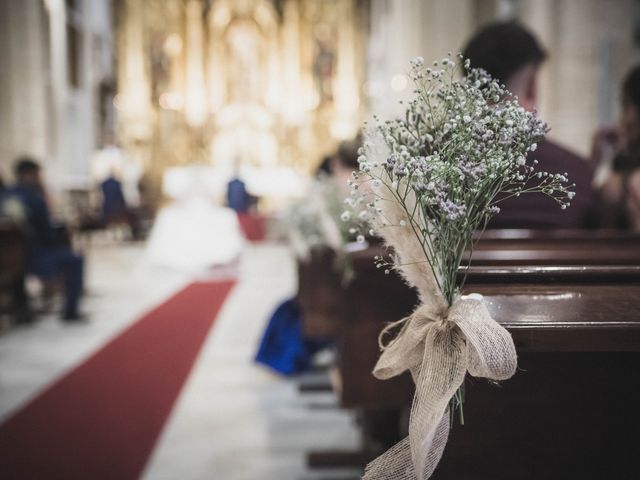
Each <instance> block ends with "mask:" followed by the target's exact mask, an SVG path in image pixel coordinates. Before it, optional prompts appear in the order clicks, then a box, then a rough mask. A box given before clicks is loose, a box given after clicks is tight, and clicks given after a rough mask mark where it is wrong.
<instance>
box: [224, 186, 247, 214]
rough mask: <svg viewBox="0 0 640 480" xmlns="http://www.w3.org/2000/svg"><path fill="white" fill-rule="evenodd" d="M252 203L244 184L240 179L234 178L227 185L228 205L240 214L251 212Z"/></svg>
mask: <svg viewBox="0 0 640 480" xmlns="http://www.w3.org/2000/svg"><path fill="white" fill-rule="evenodd" d="M250 202H251V199H250V196H249V194H248V193H247V189H246V187H245V185H244V182H243V181H242V180H240V179H239V178H234V179H233V180H231V181H230V182H229V183H228V185H227V205H228V206H229V208H233V209H234V210H235V211H236V212H238V213H244V212H246V211H247V210H249V204H250Z"/></svg>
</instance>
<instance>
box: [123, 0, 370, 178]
mask: <svg viewBox="0 0 640 480" xmlns="http://www.w3.org/2000/svg"><path fill="white" fill-rule="evenodd" d="M367 10H368V9H367V7H366V2H364V1H362V0H273V1H271V0H120V1H119V2H118V4H117V10H116V24H117V32H118V48H117V57H118V94H117V96H116V99H115V103H116V107H117V111H118V127H117V132H118V138H119V141H120V142H121V144H122V146H123V147H124V148H125V149H127V150H128V151H129V153H130V154H133V155H135V156H136V157H138V159H139V161H141V162H142V163H143V164H144V165H145V169H146V171H147V175H148V176H149V179H150V180H151V185H152V186H156V187H157V186H158V185H159V181H160V179H161V176H162V174H163V172H164V171H165V170H166V168H168V167H171V166H179V165H187V164H192V163H204V164H210V165H213V166H224V165H227V166H230V168H235V166H237V165H251V166H252V167H255V168H259V169H264V171H268V170H269V169H272V168H282V167H286V168H291V169H294V170H296V171H297V172H299V173H302V174H305V175H306V174H310V173H311V172H312V171H313V169H314V168H315V166H316V165H317V164H318V162H319V161H320V159H321V157H322V156H323V155H325V154H327V153H329V152H330V151H331V150H332V149H333V148H335V147H336V145H337V144H338V143H339V142H340V141H342V140H345V139H348V138H351V137H353V136H354V135H355V134H356V133H357V131H358V128H359V125H360V121H361V109H362V99H361V85H362V81H363V76H364V69H365V57H366V55H365V51H364V50H365V42H366V30H367Z"/></svg>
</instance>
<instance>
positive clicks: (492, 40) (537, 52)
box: [463, 22, 595, 228]
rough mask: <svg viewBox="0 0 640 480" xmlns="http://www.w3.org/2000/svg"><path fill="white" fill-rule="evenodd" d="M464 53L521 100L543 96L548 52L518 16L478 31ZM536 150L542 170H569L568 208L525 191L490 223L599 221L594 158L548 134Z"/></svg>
mask: <svg viewBox="0 0 640 480" xmlns="http://www.w3.org/2000/svg"><path fill="white" fill-rule="evenodd" d="M463 56H464V57H465V58H468V59H469V61H470V62H471V67H473V68H482V69H484V70H486V71H487V72H488V73H489V74H490V75H491V76H492V77H493V78H495V79H497V80H498V81H499V82H500V83H503V84H504V85H505V86H506V87H507V89H508V90H509V91H510V92H511V93H513V94H514V95H515V96H516V97H517V99H518V102H519V103H520V105H521V106H522V107H523V108H525V109H527V110H529V111H534V110H535V109H536V105H537V102H538V72H539V69H540V66H541V65H542V63H543V62H544V60H545V58H546V56H547V54H546V52H545V51H544V49H543V48H542V47H541V46H540V44H539V42H538V40H537V39H536V38H535V37H534V36H533V35H532V34H531V33H530V32H529V31H528V30H527V29H525V28H524V27H523V26H521V25H519V24H518V23H516V22H507V23H494V24H491V25H489V26H487V27H485V28H483V29H482V30H480V31H479V32H477V33H476V34H475V35H474V36H473V37H472V38H471V39H470V40H469V42H468V44H467V45H466V47H465V48H464V51H463ZM531 156H532V157H533V158H535V159H537V160H538V162H539V168H540V170H543V171H547V172H549V173H565V172H566V173H567V174H568V177H569V181H570V182H571V183H575V185H576V186H575V192H576V196H575V198H574V199H573V200H572V202H571V207H570V208H569V209H568V210H561V209H560V208H559V207H558V205H557V204H556V202H555V200H553V199H551V198H549V197H547V196H545V195H543V194H539V195H522V196H520V197H513V198H510V199H508V200H505V201H503V202H501V203H500V209H501V212H500V215H497V216H496V217H494V219H493V220H492V221H491V222H490V223H489V228H584V227H590V226H593V223H594V221H595V220H594V209H593V205H594V193H593V189H592V186H591V184H592V179H593V172H592V170H591V167H590V165H589V163H588V162H587V161H586V160H584V159H582V158H580V157H579V156H578V155H576V154H575V153H573V152H571V151H569V150H567V149H566V148H564V147H561V146H560V145H558V144H556V143H555V142H553V141H551V140H549V139H545V140H543V141H541V142H540V143H539V144H538V145H537V149H536V151H535V152H534V153H532V154H531Z"/></svg>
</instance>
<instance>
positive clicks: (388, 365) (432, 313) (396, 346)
mask: <svg viewBox="0 0 640 480" xmlns="http://www.w3.org/2000/svg"><path fill="white" fill-rule="evenodd" d="M445 321H446V310H442V309H438V308H434V307H433V306H431V305H421V306H420V307H418V308H417V309H416V310H415V311H414V312H413V313H412V314H411V315H409V316H408V317H405V318H403V319H402V320H398V321H397V322H393V323H390V324H389V325H387V326H386V327H385V328H384V329H383V330H382V332H380V336H379V337H378V345H379V346H380V350H382V355H381V356H380V358H379V359H378V362H377V363H376V366H375V369H374V370H373V375H374V376H375V377H376V378H377V379H379V380H386V379H389V378H392V377H395V376H398V375H400V374H402V373H403V372H404V371H405V370H409V369H410V368H411V366H413V365H417V364H419V363H421V361H422V357H423V355H424V342H425V338H426V336H427V331H428V329H430V328H431V327H432V326H433V325H435V324H440V325H443V324H444V322H445ZM399 327H402V328H401V330H400V331H399V332H398V334H397V335H396V337H395V338H394V339H393V340H391V341H390V342H389V343H387V344H385V341H384V340H385V337H386V336H387V335H389V334H390V333H391V332H393V331H394V330H397V329H398V328H399Z"/></svg>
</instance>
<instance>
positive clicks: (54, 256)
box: [2, 157, 84, 321]
mask: <svg viewBox="0 0 640 480" xmlns="http://www.w3.org/2000/svg"><path fill="white" fill-rule="evenodd" d="M14 173H15V177H16V184H15V185H14V186H13V187H10V188H8V189H7V190H6V191H5V193H4V194H3V196H2V202H3V204H4V203H10V202H15V201H18V202H19V203H20V205H21V207H22V214H23V227H24V228H25V232H26V236H27V240H28V244H29V245H28V260H27V261H28V269H29V272H30V273H32V274H34V275H36V276H38V277H40V278H42V279H44V280H53V279H55V278H56V277H58V276H59V275H62V276H63V281H64V296H65V301H64V308H63V311H62V318H63V320H67V321H74V320H81V319H82V318H83V316H82V315H81V314H80V313H79V311H78V305H79V302H80V297H81V295H82V290H83V279H84V258H83V257H82V256H81V255H79V254H77V253H75V252H73V251H72V250H71V249H70V247H69V245H68V244H67V243H66V242H60V235H59V234H57V233H56V229H55V228H54V226H53V223H52V221H51V215H50V213H49V208H48V206H47V201H46V196H45V189H44V186H43V184H42V181H41V176H40V165H38V163H36V162H35V161H34V160H32V159H31V158H28V157H23V158H20V159H18V161H17V162H16V164H15V166H14Z"/></svg>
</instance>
